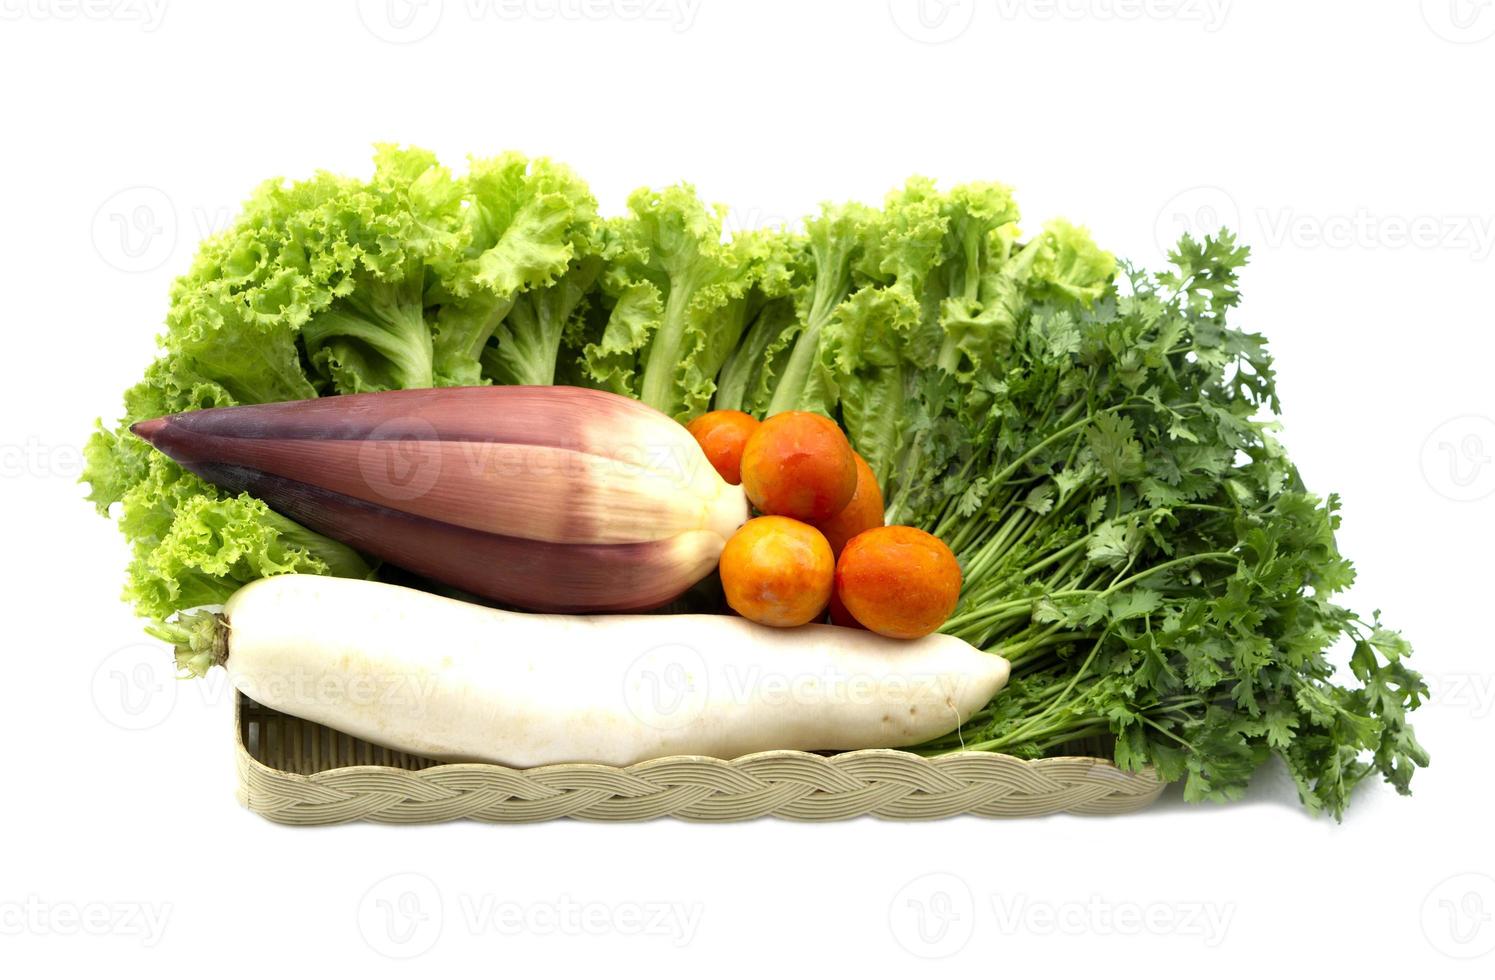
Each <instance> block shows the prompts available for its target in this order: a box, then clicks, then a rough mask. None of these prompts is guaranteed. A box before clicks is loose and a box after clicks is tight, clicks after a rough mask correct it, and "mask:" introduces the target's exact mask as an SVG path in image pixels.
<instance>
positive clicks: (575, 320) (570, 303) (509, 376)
mask: <svg viewBox="0 0 1495 980" xmlns="http://www.w3.org/2000/svg"><path fill="white" fill-rule="evenodd" d="M601 271H602V257H601V256H600V255H589V256H586V257H585V258H583V259H581V260H580V261H577V262H573V263H572V264H571V267H570V268H569V269H567V270H566V272H565V273H564V274H563V275H562V276H560V278H558V279H556V281H555V282H553V283H551V284H550V285H548V286H544V287H541V288H539V289H532V290H530V291H528V292H525V293H521V294H520V295H519V297H518V298H517V299H516V300H515V301H514V303H513V305H512V307H511V308H510V310H509V313H508V315H507V316H506V317H504V320H503V322H502V323H500V324H499V326H498V330H497V331H496V332H495V334H494V336H495V338H496V340H497V343H496V344H489V345H488V347H487V348H486V349H484V351H483V357H482V365H483V373H484V374H485V375H486V376H487V377H488V378H490V379H492V380H493V382H494V383H496V384H503V385H548V384H554V383H555V379H556V371H557V363H558V361H559V359H560V352H561V350H562V346H563V342H564V340H565V338H566V337H567V335H568V334H571V335H573V336H574V334H575V333H576V328H577V326H578V324H579V322H580V321H581V319H582V318H583V317H584V315H585V313H586V300H587V294H588V293H589V292H590V291H591V289H592V285H593V284H594V283H595V282H596V281H597V276H598V274H599V273H600V272H601Z"/></svg>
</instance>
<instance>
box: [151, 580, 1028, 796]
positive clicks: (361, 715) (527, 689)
mask: <svg viewBox="0 0 1495 980" xmlns="http://www.w3.org/2000/svg"><path fill="white" fill-rule="evenodd" d="M184 635H186V631H184V632H183V634H182V635H179V636H178V637H175V638H177V639H181V638H182V636H184ZM179 660H180V661H181V662H182V664H183V665H184V666H185V667H187V668H188V669H189V670H193V671H196V672H201V671H203V670H205V669H206V668H207V667H208V666H211V665H212V664H214V663H222V664H224V665H225V666H226V667H227V669H228V673H229V676H230V677H231V678H232V680H233V683H234V685H235V686H236V687H237V688H239V689H240V690H241V691H243V692H244V693H245V694H247V695H248V696H249V697H251V698H253V699H254V700H256V701H258V702H260V703H261V704H264V705H267V706H269V707H272V708H275V709H277V710H280V711H283V712H285V713H287V714H291V715H297V716H299V717H302V718H307V719H310V720H312V721H316V722H320V723H322V724H324V725H327V726H329V727H331V728H335V729H337V730H339V731H343V732H347V733H349V734H351V735H356V736H358V737H360V738H363V739H366V740H367V741H370V742H374V743H377V744H380V745H385V746H388V747H390V748H394V749H399V750H402V751H406V752H412V753H416V754H419V755H423V756H428V757H430V758H434V759H441V760H447V761H484V762H496V763H501V764H504V765H509V766H516V767H529V766H540V765H546V764H548V763H558V762H596V763H605V764H610V765H628V764H631V763H635V762H640V761H643V760H646V759H653V758H658V757H661V756H669V755H705V756H715V757H718V758H734V757H737V756H740V755H744V754H747V753H750V752H757V751H762V750H766V749H811V750H813V749H862V748H892V747H898V746H907V745H913V744H916V743H919V742H923V741H925V740H927V739H930V738H933V737H935V736H937V735H942V734H945V733H946V732H949V731H951V730H953V729H954V728H955V727H956V726H957V725H958V724H959V723H960V722H962V721H964V720H965V719H967V718H969V717H970V716H971V715H972V713H974V712H975V711H977V710H979V709H980V708H981V707H982V706H984V705H985V704H986V703H987V702H988V701H989V700H990V699H991V698H992V696H993V695H994V694H996V692H997V691H998V690H1000V689H1001V687H1002V685H1003V684H1005V683H1006V682H1007V675H1008V664H1007V661H1005V660H1003V659H1002V658H1001V657H998V656H996V655H994V654H988V653H983V652H981V651H980V650H977V649H976V648H974V647H972V646H970V645H969V644H968V643H966V642H965V641H963V640H959V639H956V638H955V637H952V636H944V635H940V634H936V635H933V636H927V637H924V638H923V639H920V640H913V641H900V640H891V639H887V638H885V637H881V636H877V635H876V634H873V633H870V632H867V631H864V630H853V629H845V628H842V627H838V626H822V625H811V626H803V627H799V628H797V629H774V628H771V627H767V626H759V625H757V624H754V623H751V622H748V621H747V620H745V619H739V618H736V617H731V616H647V615H638V616H562V615H536V614H529V613H514V612H505V611H502V610H497V609H490V608H487V607H484V606H478V605H473V604H470V603H465V602H460V601H457V600H454V599H448V598H444V597H442V596H436V595H431V594H429V593H426V592H420V591H417V590H414V589H406V588H401V587H399V586H394V585H385V584H382V583H377V582H366V581H360V580H355V579H341V578H331V577H323V576H304V575H283V576H276V577H273V578H266V579H260V580H258V581H256V582H253V583H251V584H249V585H247V586H245V587H244V588H243V589H240V590H239V591H238V592H237V593H236V594H235V595H234V596H233V597H231V598H230V599H229V601H228V603H227V605H226V606H225V607H224V611H223V614H222V616H221V617H219V616H214V617H213V618H212V619H211V620H199V621H198V625H197V627H196V631H195V636H194V637H193V641H192V643H191V644H190V649H189V648H188V645H186V644H184V645H183V647H182V648H180V650H179Z"/></svg>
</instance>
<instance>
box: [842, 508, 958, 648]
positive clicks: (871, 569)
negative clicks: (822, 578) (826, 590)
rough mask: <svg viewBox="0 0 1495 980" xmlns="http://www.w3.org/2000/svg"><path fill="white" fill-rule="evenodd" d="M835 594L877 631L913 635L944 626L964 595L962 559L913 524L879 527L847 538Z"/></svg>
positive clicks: (902, 637)
mask: <svg viewBox="0 0 1495 980" xmlns="http://www.w3.org/2000/svg"><path fill="white" fill-rule="evenodd" d="M835 591H836V595H837V596H838V597H839V598H840V600H841V601H842V602H843V603H844V604H845V605H846V611H847V612H848V613H850V614H851V615H852V616H853V617H855V618H856V621H857V622H859V623H861V624H862V625H863V626H865V627H867V628H868V629H869V630H871V631H872V632H874V633H881V634H882V635H883V636H891V637H895V638H897V639H900V640H913V639H917V638H918V637H921V636H927V635H929V634H930V633H933V632H934V631H935V630H937V629H939V628H940V627H941V626H942V625H944V622H945V620H946V619H949V618H950V613H951V612H953V611H954V609H955V604H956V602H957V601H958V600H959V599H960V563H959V562H957V561H956V560H955V555H954V553H952V552H951V551H950V549H949V547H947V546H946V544H945V543H944V542H943V541H941V540H940V539H939V538H937V537H935V536H934V535H932V534H929V533H928V532H925V531H921V530H919V529H918V528H914V527H902V526H893V527H875V528H873V529H872V530H870V531H863V532H862V533H861V534H858V535H857V536H856V537H854V538H852V539H851V540H850V541H848V542H847V543H846V547H845V549H843V550H842V552H841V559H840V561H838V562H837V563H836V589H835Z"/></svg>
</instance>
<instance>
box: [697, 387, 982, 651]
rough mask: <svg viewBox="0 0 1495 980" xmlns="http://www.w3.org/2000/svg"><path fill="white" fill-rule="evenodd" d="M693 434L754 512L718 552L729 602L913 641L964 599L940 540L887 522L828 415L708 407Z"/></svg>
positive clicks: (877, 492) (871, 480) (771, 615)
mask: <svg viewBox="0 0 1495 980" xmlns="http://www.w3.org/2000/svg"><path fill="white" fill-rule="evenodd" d="M689 429H690V433H691V435H693V436H695V438H696V441H697V442H699V443H700V445H701V448H702V450H704V451H705V453H706V458H707V459H708V460H710V461H711V465H712V466H714V467H715V468H716V471H717V472H718V473H720V474H721V476H722V478H723V479H724V480H726V481H727V482H729V483H734V484H736V483H740V484H741V485H742V488H743V490H744V492H746V494H747V498H748V500H749V501H750V502H751V503H752V505H753V507H754V508H755V509H756V510H757V511H758V513H759V514H760V515H761V516H759V517H755V518H753V519H752V520H750V521H748V522H747V523H746V524H744V525H743V526H742V527H741V528H740V529H738V531H737V533H736V534H734V535H733V536H732V538H731V540H729V541H728V542H727V546H726V548H725V549H724V550H723V551H722V557H721V564H720V570H721V579H722V588H723V590H724V591H725V592H726V595H727V604H728V605H730V606H731V607H732V608H733V609H734V610H736V611H737V612H738V613H740V614H741V615H743V616H744V617H746V618H748V619H751V620H753V621H754V622H757V623H763V624H765V625H768V626H802V625H804V624H805V623H809V622H813V621H815V620H817V619H820V618H822V617H824V616H825V615H826V613H827V610H829V615H830V619H831V622H833V623H835V624H836V625H838V626H846V627H850V628H856V629H869V630H872V631H873V632H875V633H880V634H882V635H883V636H891V637H896V638H898V639H915V638H917V637H921V636H925V635H927V634H929V633H933V632H934V631H935V630H937V629H939V628H940V626H941V625H943V623H944V622H945V620H946V619H948V618H949V616H950V613H951V611H953V610H954V608H955V604H956V602H957V600H958V599H959V598H960V582H961V578H960V565H959V563H958V562H957V561H956V560H955V555H954V554H953V553H952V552H951V551H950V549H949V548H948V547H947V546H946V545H945V543H944V542H943V541H941V540H940V539H939V538H937V537H935V536H934V535H932V534H929V533H928V532H926V531H921V530H919V529H918V528H914V527H903V526H892V527H886V526H884V525H883V496H882V490H881V489H880V488H879V487H878V485H877V477H876V475H875V474H874V473H873V472H872V468H871V467H870V466H868V465H867V461H866V460H864V459H862V457H861V456H860V455H859V454H858V453H857V452H856V451H855V450H854V449H852V448H851V443H850V442H849V441H848V440H847V438H846V434H845V433H843V432H842V431H841V430H840V428H839V427H838V426H837V425H836V423H835V422H832V421H831V420H830V419H828V418H826V417H825V416H823V415H817V414H815V413H813V412H782V413H780V414H778V415H774V416H771V417H769V418H768V419H766V420H765V421H763V422H759V421H758V420H757V419H755V418H753V417H752V416H751V415H748V414H746V413H745V412H737V411H716V412H708V413H706V414H705V415H702V416H701V417H699V418H697V419H695V420H694V421H693V422H691V424H690V426H689Z"/></svg>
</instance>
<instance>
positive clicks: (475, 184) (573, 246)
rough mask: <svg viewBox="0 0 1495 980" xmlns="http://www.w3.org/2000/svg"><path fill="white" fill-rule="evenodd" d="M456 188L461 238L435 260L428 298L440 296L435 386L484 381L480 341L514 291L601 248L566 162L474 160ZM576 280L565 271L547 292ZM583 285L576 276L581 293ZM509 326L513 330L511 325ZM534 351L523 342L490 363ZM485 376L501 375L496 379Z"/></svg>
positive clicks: (530, 371)
mask: <svg viewBox="0 0 1495 980" xmlns="http://www.w3.org/2000/svg"><path fill="white" fill-rule="evenodd" d="M463 187H464V202H465V204H466V208H465V211H464V218H463V229H462V233H463V241H462V245H461V247H460V249H459V250H456V251H455V252H453V253H452V254H451V255H450V256H449V258H448V260H447V261H445V262H443V263H439V264H438V282H437V284H436V286H435V288H434V289H433V290H432V293H431V297H430V298H433V299H436V300H437V301H438V303H439V311H438V313H437V316H436V332H435V350H434V359H435V372H436V382H437V383H438V384H441V385H475V384H482V383H484V382H485V380H488V379H486V378H485V377H484V376H483V373H482V364H481V362H482V360H483V358H484V351H485V348H486V347H487V345H488V342H489V339H490V338H491V337H493V336H494V335H495V333H497V332H498V331H499V329H500V325H501V324H502V322H503V321H504V319H505V317H507V316H508V315H509V313H510V311H511V310H512V309H513V307H514V304H515V301H516V299H517V297H518V296H519V295H520V293H521V292H523V291H524V290H530V289H539V288H544V287H547V286H550V285H551V284H552V283H555V282H556V281H557V280H558V279H560V278H562V277H564V276H566V275H568V274H569V273H570V272H572V271H574V270H575V269H576V268H577V267H578V263H580V262H581V261H582V260H583V259H588V258H589V256H591V255H593V254H594V253H595V251H596V250H597V249H598V248H599V247H600V243H599V242H598V241H596V237H597V235H598V227H597V202H596V201H595V200H594V199H593V197H592V194H591V191H589V190H588V189H587V186H586V184H584V183H583V182H582V181H581V179H580V178H578V177H577V176H576V175H575V174H574V173H573V172H572V171H571V170H570V168H568V167H565V166H563V165H561V164H557V163H552V162H551V161H549V160H545V159H535V160H529V159H527V158H525V157H524V156H522V155H521V154H518V153H505V154H502V155H500V156H498V157H494V158H492V159H473V160H472V161H471V162H470V166H469V169H468V174H467V177H466V178H465V179H464V181H463ZM586 268H587V270H588V271H589V272H590V274H591V276H592V278H595V276H596V272H595V271H594V269H595V263H594V262H592V261H590V260H589V261H588V262H587V264H586ZM575 285H576V281H575V278H574V277H573V281H572V283H571V284H569V285H563V286H561V289H560V293H559V294H553V295H552V297H551V300H552V301H555V300H559V299H561V298H562V297H564V296H565V295H567V294H569V293H570V292H571V291H572V290H573V289H574V288H575ZM590 285H591V283H590V281H587V282H585V283H583V284H582V286H583V289H582V291H583V292H585V290H586V289H587V288H590ZM572 305H573V307H574V305H575V302H574V301H573V302H572ZM523 316H525V314H521V317H523ZM507 332H508V333H509V335H510V336H511V337H512V335H513V332H514V327H513V326H512V325H511V326H510V328H509V329H508V331H507ZM542 346H543V347H544V348H547V349H548V348H549V347H550V345H548V344H546V345H542ZM538 353H539V351H538V350H533V349H531V350H526V351H522V352H521V351H515V352H513V356H512V357H511V356H510V355H505V354H500V355H498V356H499V357H500V361H499V362H498V363H499V364H505V363H509V364H511V366H513V365H517V364H518V362H519V361H523V360H525V359H526V358H533V357H535V356H536V355H537V354H538ZM553 353H554V351H552V354H553ZM521 373H522V374H523V376H526V377H538V376H541V375H546V374H549V375H553V374H554V362H553V361H552V363H551V365H550V366H549V368H548V369H547V368H545V367H543V366H542V365H540V364H539V363H538V362H535V363H530V364H528V365H527V366H526V367H525V369H524V371H523V372H521ZM492 380H498V381H500V382H501V383H503V379H502V378H496V377H495V378H492Z"/></svg>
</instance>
